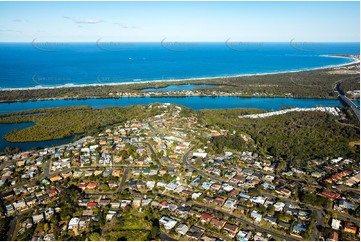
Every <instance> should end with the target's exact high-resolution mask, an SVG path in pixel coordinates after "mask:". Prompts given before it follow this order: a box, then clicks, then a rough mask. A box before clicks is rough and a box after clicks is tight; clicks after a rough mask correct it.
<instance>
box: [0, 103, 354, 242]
mask: <svg viewBox="0 0 361 242" xmlns="http://www.w3.org/2000/svg"><path fill="white" fill-rule="evenodd" d="M147 108H148V109H156V110H158V111H159V114H157V115H154V116H151V117H149V118H146V119H144V120H136V119H132V120H127V121H126V122H124V123H123V124H121V125H116V126H112V127H109V128H106V129H104V130H103V131H102V132H100V133H98V134H96V135H94V136H86V137H83V138H81V139H79V140H77V141H75V142H72V143H68V144H64V145H61V146H56V147H49V148H44V149H38V150H30V151H25V152H20V153H16V154H8V155H2V156H0V161H1V167H0V170H1V180H0V186H1V204H0V205H1V210H0V216H1V221H2V226H3V227H4V226H8V229H6V230H5V234H4V235H3V237H4V239H6V240H35V241H36V240H37V241H40V240H42V241H51V240H95V241H97V240H207V241H208V240H239V241H251V240H254V241H257V240H261V241H267V240H287V241H303V240H327V241H338V240H359V239H360V237H359V232H360V219H359V216H360V191H359V184H360V173H359V170H360V164H359V161H356V160H353V159H350V158H347V156H346V155H345V156H344V157H342V156H340V157H328V158H327V159H314V160H305V161H304V165H303V166H301V165H297V164H292V163H291V164H290V163H287V162H286V161H285V160H283V158H282V157H275V156H271V155H265V154H259V153H255V152H253V151H251V150H244V151H239V150H233V149H229V148H225V147H221V148H219V147H217V146H215V145H214V144H213V143H212V142H211V141H212V140H214V139H215V138H217V137H218V138H222V137H226V138H229V137H232V136H234V135H235V134H236V132H237V131H235V130H225V129H213V128H209V127H207V126H204V125H202V124H200V123H199V122H198V117H197V116H196V115H194V114H190V115H185V114H184V113H183V111H184V110H183V107H181V106H177V105H173V104H168V103H164V104H151V105H148V106H147ZM292 111H293V112H300V111H308V112H327V113H331V115H336V116H338V115H340V110H339V109H338V108H314V109H310V110H298V109H295V110H292ZM287 112H288V111H278V113H276V114H274V112H273V114H272V112H271V114H269V113H268V114H267V113H266V114H263V115H262V114H253V115H248V116H242V117H240V118H267V117H269V116H272V115H284V114H285V113H287ZM241 137H242V138H243V141H244V142H249V141H250V139H251V137H249V136H247V135H242V136H241Z"/></svg>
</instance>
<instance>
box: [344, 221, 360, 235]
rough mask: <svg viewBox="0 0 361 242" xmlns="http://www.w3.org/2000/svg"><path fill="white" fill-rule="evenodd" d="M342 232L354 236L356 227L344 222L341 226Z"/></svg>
mask: <svg viewBox="0 0 361 242" xmlns="http://www.w3.org/2000/svg"><path fill="white" fill-rule="evenodd" d="M343 232H346V233H351V234H356V232H357V227H356V226H354V225H353V224H352V223H350V222H346V223H345V224H344V226H343Z"/></svg>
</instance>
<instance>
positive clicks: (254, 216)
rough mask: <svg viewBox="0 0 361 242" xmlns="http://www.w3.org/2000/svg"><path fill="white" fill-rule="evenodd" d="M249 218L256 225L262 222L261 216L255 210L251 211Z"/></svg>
mask: <svg viewBox="0 0 361 242" xmlns="http://www.w3.org/2000/svg"><path fill="white" fill-rule="evenodd" d="M251 218H253V219H254V220H255V221H256V222H257V223H259V222H261V220H262V214H260V213H258V212H257V211H256V210H253V211H252V213H251Z"/></svg>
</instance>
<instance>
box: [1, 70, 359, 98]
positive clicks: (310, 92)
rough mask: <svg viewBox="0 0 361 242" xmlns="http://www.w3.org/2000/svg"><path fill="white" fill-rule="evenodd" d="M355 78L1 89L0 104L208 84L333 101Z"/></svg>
mask: <svg viewBox="0 0 361 242" xmlns="http://www.w3.org/2000/svg"><path fill="white" fill-rule="evenodd" d="M352 77H356V78H359V75H357V74H330V72H329V69H324V70H313V71H301V72H290V73H279V74H271V75H254V76H240V77H224V78H214V79H202V80H185V81H177V82H174V81H167V82H157V83H151V82H149V83H138V84H127V85H105V86H101V83H99V86H84V87H63V88H54V89H31V90H3V91H0V92H1V95H0V101H2V102H13V101H24V100H37V99H39V97H41V99H53V98H64V99H71V98H91V97H99V98H113V97H116V95H115V94H116V93H128V92H133V93H134V92H135V93H138V94H142V93H141V91H140V90H141V89H144V88H161V87H166V86H169V85H183V84H211V85H216V87H215V88H202V93H203V94H204V95H212V92H213V91H222V92H225V93H234V92H238V93H240V95H241V96H253V95H255V94H256V93H257V95H259V96H273V97H276V96H278V97H284V96H293V97H299V98H301V97H302V98H330V99H335V98H337V94H336V93H334V91H333V87H334V83H335V82H336V81H338V80H341V79H345V78H352Z"/></svg>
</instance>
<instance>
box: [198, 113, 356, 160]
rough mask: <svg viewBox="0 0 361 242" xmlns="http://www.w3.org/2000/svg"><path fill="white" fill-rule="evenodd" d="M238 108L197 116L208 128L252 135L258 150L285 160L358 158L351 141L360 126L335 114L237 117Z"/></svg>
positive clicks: (241, 147)
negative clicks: (352, 124)
mask: <svg viewBox="0 0 361 242" xmlns="http://www.w3.org/2000/svg"><path fill="white" fill-rule="evenodd" d="M241 113H242V110H241V109H226V110H203V111H200V115H199V117H200V118H202V120H203V123H204V124H205V125H206V126H207V127H210V128H216V129H217V128H218V129H226V130H230V131H232V130H234V131H237V132H236V134H242V133H243V134H248V135H249V136H250V137H252V139H253V141H254V144H255V146H256V150H257V152H259V153H261V154H270V155H273V156H275V157H282V158H283V159H285V160H293V161H299V162H302V161H304V160H311V159H315V158H327V157H337V156H344V155H348V156H349V157H352V158H355V159H357V160H359V155H358V153H359V148H358V149H356V148H355V147H351V146H350V145H349V143H350V142H353V141H356V142H359V139H360V136H359V132H360V130H359V127H357V126H349V125H344V124H341V123H339V122H338V118H336V117H335V116H333V115H331V114H328V113H323V112H299V113H298V112H293V113H288V114H285V115H280V116H273V117H269V118H263V119H246V118H239V117H238V116H239V115H241ZM231 140H232V141H234V142H233V143H232V144H230V142H229V140H227V139H222V140H219V139H218V140H215V141H214V142H217V144H218V145H219V142H222V141H223V144H221V145H223V146H227V145H228V146H229V148H235V147H234V146H235V145H234V143H238V144H240V146H239V148H238V149H239V150H244V149H250V148H251V147H247V146H245V145H244V146H242V145H241V144H242V142H240V141H239V139H238V138H237V139H235V138H232V139H231Z"/></svg>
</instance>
